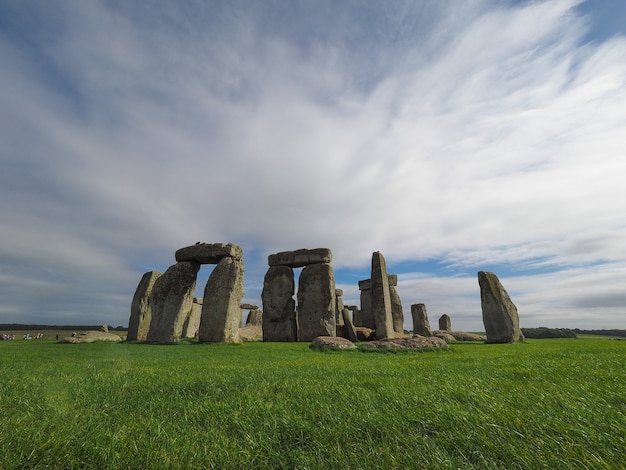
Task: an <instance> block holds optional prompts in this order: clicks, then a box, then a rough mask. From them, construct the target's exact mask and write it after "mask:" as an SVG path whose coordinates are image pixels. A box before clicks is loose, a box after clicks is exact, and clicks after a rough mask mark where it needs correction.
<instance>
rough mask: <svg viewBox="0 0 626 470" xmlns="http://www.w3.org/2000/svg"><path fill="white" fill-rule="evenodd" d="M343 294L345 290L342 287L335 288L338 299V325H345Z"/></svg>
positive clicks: (336, 312) (336, 311)
mask: <svg viewBox="0 0 626 470" xmlns="http://www.w3.org/2000/svg"><path fill="white" fill-rule="evenodd" d="M342 295H343V290H341V289H335V299H336V303H335V315H336V316H337V318H336V324H337V326H343V314H342V311H343V308H344V306H343V299H342V298H341V296H342Z"/></svg>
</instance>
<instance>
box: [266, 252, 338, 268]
mask: <svg viewBox="0 0 626 470" xmlns="http://www.w3.org/2000/svg"><path fill="white" fill-rule="evenodd" d="M332 259H333V254H332V252H331V251H330V249H329V248H314V249H312V250H309V249H306V248H303V249H301V250H295V251H282V252H280V253H275V254H273V255H269V256H268V257H267V262H268V264H269V265H270V266H289V267H290V268H301V267H302V266H308V265H309V264H318V263H330V262H331V261H332Z"/></svg>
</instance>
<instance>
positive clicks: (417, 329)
mask: <svg viewBox="0 0 626 470" xmlns="http://www.w3.org/2000/svg"><path fill="white" fill-rule="evenodd" d="M411 316H412V317H413V334H415V335H421V336H432V335H433V332H432V330H431V329H430V322H429V321H428V314H427V313H426V305H424V304H413V305H411Z"/></svg>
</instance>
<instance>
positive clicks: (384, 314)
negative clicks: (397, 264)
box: [371, 251, 394, 339]
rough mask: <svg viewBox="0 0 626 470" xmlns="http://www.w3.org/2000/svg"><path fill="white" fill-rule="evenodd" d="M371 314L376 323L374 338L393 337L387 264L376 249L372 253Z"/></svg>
mask: <svg viewBox="0 0 626 470" xmlns="http://www.w3.org/2000/svg"><path fill="white" fill-rule="evenodd" d="M371 281H372V289H371V295H372V316H373V317H374V322H375V324H376V338H377V339H384V338H393V337H394V329H393V319H392V316H391V296H390V294H389V278H388V277H387V265H386V263H385V258H384V257H383V255H382V254H381V253H380V252H379V251H376V252H374V253H373V254H372V276H371Z"/></svg>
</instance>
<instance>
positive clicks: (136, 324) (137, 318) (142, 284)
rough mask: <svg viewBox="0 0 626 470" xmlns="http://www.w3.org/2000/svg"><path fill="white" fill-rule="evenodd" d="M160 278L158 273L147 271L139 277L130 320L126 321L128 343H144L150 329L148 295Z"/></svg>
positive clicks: (150, 309)
mask: <svg viewBox="0 0 626 470" xmlns="http://www.w3.org/2000/svg"><path fill="white" fill-rule="evenodd" d="M160 276H161V273H160V272H159V271H149V272H147V273H145V274H144V275H143V276H142V277H141V281H139V285H138V286H137V290H136V291H135V295H134V297H133V301H132V303H131V305H130V319H129V320H128V335H127V339H128V341H144V340H145V339H146V336H147V335H148V330H149V329H150V321H151V320H152V307H151V305H150V294H151V293H152V288H153V287H154V283H155V282H156V280H157V279H158V278H159V277H160Z"/></svg>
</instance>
